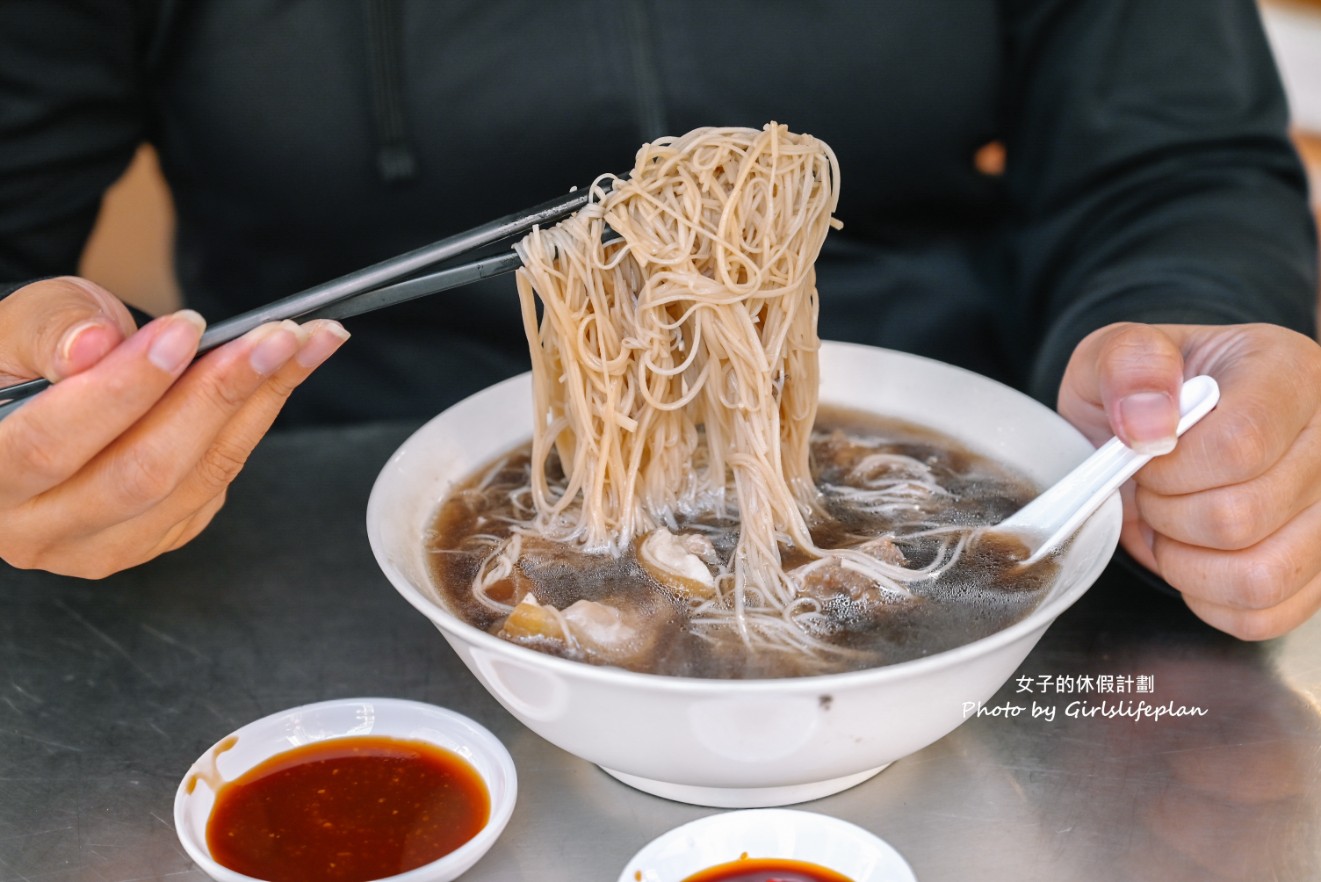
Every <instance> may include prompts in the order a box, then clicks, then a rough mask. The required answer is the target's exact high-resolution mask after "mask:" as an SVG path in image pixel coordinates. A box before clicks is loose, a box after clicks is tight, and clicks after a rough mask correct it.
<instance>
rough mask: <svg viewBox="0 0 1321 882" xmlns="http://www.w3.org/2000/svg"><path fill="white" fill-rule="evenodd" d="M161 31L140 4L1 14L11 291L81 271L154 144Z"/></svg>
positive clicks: (76, 0)
mask: <svg viewBox="0 0 1321 882" xmlns="http://www.w3.org/2000/svg"><path fill="white" fill-rule="evenodd" d="M150 20H151V10H150V7H149V5H148V4H146V3H137V2H132V0H5V2H3V3H0V292H3V293H8V292H9V291H12V290H13V289H15V288H17V287H19V286H20V285H21V284H23V283H24V282H26V281H27V280H30V279H35V278H39V277H45V276H51V275H59V274H61V273H70V272H73V271H75V270H76V268H77V264H78V258H79V255H80V254H81V252H82V247H83V244H84V242H85V241H86V239H87V236H88V233H89V232H90V230H91V227H92V224H93V223H94V222H95V220H96V214H97V211H98V209H99V207H100V203H101V196H102V194H103V193H104V192H105V190H106V188H107V187H109V185H110V184H111V183H113V182H114V180H115V179H116V178H117V177H118V176H119V175H120V174H121V173H122V172H123V170H124V168H125V166H126V165H127V164H128V161H129V159H130V158H131V157H132V154H133V151H134V150H135V148H136V147H137V146H138V144H139V143H141V141H142V140H143V139H144V137H145V127H144V123H143V120H144V119H145V109H146V102H145V98H144V97H143V94H144V91H143V82H144V77H145V74H144V69H143V68H144V62H143V59H144V58H145V52H146V48H147V40H148V39H149V38H150V27H149V24H150Z"/></svg>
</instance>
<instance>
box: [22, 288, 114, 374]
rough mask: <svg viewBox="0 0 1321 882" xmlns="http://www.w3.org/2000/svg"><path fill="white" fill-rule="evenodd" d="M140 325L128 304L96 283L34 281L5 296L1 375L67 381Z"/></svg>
mask: <svg viewBox="0 0 1321 882" xmlns="http://www.w3.org/2000/svg"><path fill="white" fill-rule="evenodd" d="M135 327H136V326H135V324H134V322H133V318H132V317H131V316H130V315H129V312H128V310H127V309H126V308H125V307H124V304H122V303H120V302H119V300H118V299H116V298H115V296H114V295H112V294H111V293H110V292H109V291H106V290H105V289H104V288H102V287H101V286H100V285H97V284H96V283H94V282H89V281H87V280H86V279H80V278H77V277H75V276H62V277H60V278H57V279H45V280H42V281H40V282H33V283H32V284H30V285H25V286H23V287H22V288H19V289H18V290H17V291H15V292H14V293H13V294H11V295H9V296H8V297H6V298H5V299H4V300H3V301H0V375H5V376H8V377H10V378H12V379H31V378H34V377H45V378H46V379H48V380H62V379H64V378H65V377H69V376H72V375H74V374H77V373H80V372H82V371H85V370H87V369H88V368H89V367H91V366H92V365H94V364H96V363H97V362H98V361H100V360H101V359H102V358H103V357H104V356H105V355H106V353H108V352H109V351H110V350H112V349H114V348H115V347H116V346H118V345H119V343H120V342H122V341H123V340H124V338H125V337H127V336H128V335H130V334H132V333H133V331H134V329H135Z"/></svg>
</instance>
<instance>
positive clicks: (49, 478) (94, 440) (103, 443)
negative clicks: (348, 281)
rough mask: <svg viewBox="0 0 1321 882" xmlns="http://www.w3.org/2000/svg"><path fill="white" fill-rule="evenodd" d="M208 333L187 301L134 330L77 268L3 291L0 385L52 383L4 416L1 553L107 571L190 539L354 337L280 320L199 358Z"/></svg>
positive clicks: (93, 574)
mask: <svg viewBox="0 0 1321 882" xmlns="http://www.w3.org/2000/svg"><path fill="white" fill-rule="evenodd" d="M202 329H203V321H202V318H201V316H199V315H197V314H196V313H194V312H189V311H183V312H178V313H174V314H173V315H168V316H164V317H162V318H158V319H156V320H155V321H152V322H150V323H149V324H147V325H145V326H143V327H142V328H141V329H140V330H137V331H134V328H133V322H132V319H131V318H130V317H129V315H128V312H127V311H126V310H125V308H124V306H123V305H122V304H120V303H119V301H117V300H116V299H115V298H114V297H113V296H112V295H110V294H109V293H107V292H106V291H105V290H104V289H102V288H100V287H98V286H97V285H94V284H93V283H91V282H88V281H86V280H83V279H76V278H72V277H66V278H61V279H51V280H47V281H43V282H35V283H33V284H30V285H27V286H26V287H24V288H21V289H19V290H18V291H16V292H14V293H13V294H11V295H10V296H9V297H7V298H5V299H4V300H0V385H9V384H10V383H12V382H16V381H19V380H25V379H31V378H34V377H38V376H42V377H46V378H48V379H51V380H55V381H56V383H55V385H53V386H52V387H51V388H49V389H47V390H45V391H44V392H42V393H41V394H40V395H37V396H35V397H34V398H32V399H31V400H30V401H29V402H27V403H26V404H25V405H23V406H22V407H20V408H18V409H17V410H15V411H14V412H13V413H11V414H10V415H9V416H8V417H6V418H5V419H4V420H2V421H0V524H3V525H4V526H3V529H0V559H3V560H5V561H7V562H8V563H10V564H11V565H13V566H16V567H21V568H35V569H45V570H50V571H52V572H56V573H62V574H66V575H75V576H82V577H86V578H99V577H102V576H105V575H108V574H110V573H113V572H117V571H119V570H122V569H126V568H128V567H131V566H134V565H136V564H138V563H141V562H143V561H146V560H149V559H151V558H153V557H155V556H157V555H159V554H161V553H163V552H166V551H169V550H171V549H174V548H178V547H179V546H181V545H183V544H184V543H186V542H188V541H189V540H190V539H192V538H193V537H194V536H196V535H197V534H198V533H199V532H200V531H201V530H202V528H203V527H204V526H206V524H207V523H208V522H209V521H210V520H211V518H212V517H213V516H214V515H215V513H216V512H217V511H218V510H219V509H220V507H221V505H222V504H223V502H224V499H225V491H226V488H227V487H228V486H229V484H230V482H231V481H233V479H234V478H235V476H236V475H237V474H238V472H239V469H240V468H242V466H243V463H244V462H245V460H246V459H247V456H248V453H249V452H250V451H251V450H252V448H253V447H254V446H255V445H256V443H257V441H258V440H259V439H260V438H261V437H262V435H263V434H265V432H266V430H267V429H268V428H269V427H270V424H271V422H272V420H274V418H275V416H276V414H277V413H278V412H279V410H280V408H281V406H282V405H283V403H284V401H285V399H286V398H287V397H288V395H289V393H290V392H291V391H292V390H293V389H294V387H296V386H297V385H298V384H299V383H301V382H302V381H303V380H304V379H305V378H306V377H307V376H308V375H309V374H310V373H311V372H312V370H313V369H314V368H315V367H316V366H317V365H319V364H320V363H321V362H323V361H324V360H325V359H326V358H328V357H329V356H330V354H331V353H332V352H334V351H335V350H336V349H337V348H339V346H340V344H341V343H343V342H344V340H345V339H347V337H348V334H347V333H345V331H344V329H343V328H341V327H340V326H339V324H338V323H336V322H329V321H314V322H308V323H307V324H306V325H305V326H302V327H300V326H298V325H295V324H293V323H292V322H281V323H273V324H269V325H263V326H262V327H260V328H257V329H255V330H253V331H251V332H249V333H248V334H247V335H245V336H244V337H242V338H240V339H238V340H235V341H233V342H231V343H228V344H226V345H224V346H221V347H219V348H217V349H215V350H214V351H212V352H209V353H207V354H206V355H205V356H203V357H202V358H200V359H198V361H197V362H196V363H195V364H192V366H191V367H190V366H189V363H190V362H191V361H192V359H193V356H194V355H195V353H196V351H197V344H198V340H199V338H200V336H201V333H202Z"/></svg>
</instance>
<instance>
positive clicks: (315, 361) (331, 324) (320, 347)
mask: <svg viewBox="0 0 1321 882" xmlns="http://www.w3.org/2000/svg"><path fill="white" fill-rule="evenodd" d="M347 339H349V332H348V331H346V330H344V326H343V325H341V324H340V323H339V322H335V321H325V322H321V323H319V324H318V325H317V327H316V328H314V329H313V331H312V339H310V340H308V341H307V345H306V346H304V347H303V348H302V349H300V350H298V363H299V364H300V365H302V366H303V367H305V368H314V367H316V366H318V365H319V364H321V363H322V362H323V361H325V360H326V359H327V358H330V356H331V355H332V354H334V352H335V350H336V349H338V348H339V347H340V346H342V345H344V341H345V340H347Z"/></svg>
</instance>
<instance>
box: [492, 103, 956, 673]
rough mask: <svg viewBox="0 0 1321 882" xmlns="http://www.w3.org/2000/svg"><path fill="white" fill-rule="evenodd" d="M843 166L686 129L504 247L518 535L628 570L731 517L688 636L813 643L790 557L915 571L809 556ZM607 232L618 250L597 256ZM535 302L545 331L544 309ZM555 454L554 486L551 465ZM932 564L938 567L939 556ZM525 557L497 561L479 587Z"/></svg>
mask: <svg viewBox="0 0 1321 882" xmlns="http://www.w3.org/2000/svg"><path fill="white" fill-rule="evenodd" d="M838 184H839V167H838V164H837V163H836V160H835V157H834V154H833V153H832V152H831V150H830V148H829V147H828V146H827V145H826V144H824V143H823V142H821V141H819V140H816V139H814V138H812V137H811V136H809V135H796V134H792V133H790V132H789V131H788V129H787V128H786V127H785V126H783V125H778V124H775V123H772V124H769V125H767V126H766V127H765V128H764V129H762V130H755V129H740V128H706V129H698V130H695V131H693V132H690V133H689V134H687V135H683V136H681V137H677V138H664V139H660V140H657V141H656V142H654V143H651V144H646V145H644V146H643V147H642V148H641V150H640V151H639V152H638V155H637V160H636V165H635V167H634V169H633V171H632V172H631V174H630V175H629V176H628V177H627V178H618V177H614V176H605V177H603V178H600V179H598V180H597V181H596V182H595V183H594V184H593V192H594V195H595V196H596V198H595V199H594V201H593V202H592V203H591V204H590V205H589V206H587V207H586V208H584V209H582V210H581V211H580V212H579V213H578V214H577V215H575V216H573V217H571V218H569V219H568V220H565V221H564V222H562V223H561V224H559V225H558V226H556V227H554V228H551V229H544V230H543V229H537V230H534V231H533V232H532V233H531V234H530V235H529V236H528V237H526V238H525V239H524V240H523V241H522V242H520V243H518V245H517V246H516V250H517V251H518V254H519V256H520V257H521V258H522V261H523V264H524V266H523V268H522V269H520V270H519V272H518V275H517V279H518V291H519V296H520V300H521V304H522V311H523V319H524V325H525V329H526V331H527V335H528V340H529V344H530V349H531V355H532V384H533V404H534V413H535V422H534V430H533V438H532V474H531V479H530V494H531V499H532V508H533V509H534V510H535V514H534V515H533V516H532V517H531V518H530V519H529V521H528V522H527V523H525V524H522V525H520V526H518V527H516V528H515V530H516V532H515V536H514V538H515V539H516V538H517V533H518V532H519V531H524V532H527V533H531V534H535V535H538V536H541V537H543V538H547V539H552V540H556V541H559V542H564V543H572V544H574V545H576V546H578V547H580V548H582V549H584V550H588V551H592V552H600V553H607V554H619V553H621V551H623V550H624V549H626V548H627V547H628V546H629V544H630V543H631V542H632V541H633V540H634V538H635V537H638V536H641V535H644V534H646V533H648V532H650V531H652V530H655V529H657V528H661V527H667V528H674V526H675V525H676V523H677V522H678V519H679V518H680V517H681V516H683V515H691V514H693V513H697V512H716V513H718V514H720V515H722V516H725V517H728V518H730V519H733V518H737V520H738V522H739V524H740V533H739V538H738V543H737V547H736V548H735V549H734V552H733V554H732V556H731V559H730V561H729V563H728V565H726V566H723V567H722V568H721V571H720V572H719V573H718V575H717V577H716V596H714V597H712V598H710V599H707V600H704V601H701V602H700V603H697V604H696V606H697V608H696V609H694V611H693V616H692V621H693V622H695V623H697V624H708V625H717V626H719V625H725V626H728V625H733V626H734V627H735V628H737V630H738V632H739V633H740V634H741V635H742V636H743V639H744V640H745V641H747V642H749V643H752V644H754V645H771V646H779V647H782V648H788V649H794V650H802V649H815V650H820V649H823V648H826V646H827V644H825V643H824V642H822V641H820V640H818V639H816V638H815V637H813V636H812V635H811V634H810V633H808V631H809V630H810V629H811V625H812V623H813V622H814V621H815V620H816V619H817V618H818V617H819V616H818V611H817V606H816V605H815V604H814V603H812V602H804V599H803V598H802V597H800V596H799V592H798V585H797V584H796V583H795V581H794V577H793V575H792V573H790V574H786V573H785V571H784V569H783V567H782V564H781V552H780V548H781V546H785V547H791V548H794V549H796V550H797V551H798V552H801V553H803V554H805V555H807V556H808V557H811V558H815V559H816V561H815V563H814V564H812V565H811V566H814V567H819V566H824V565H829V564H832V563H833V564H838V565H841V566H845V567H847V568H848V569H850V570H853V571H856V572H859V573H862V574H865V576H866V577H867V578H870V579H872V580H873V581H874V582H876V583H877V584H878V585H879V586H881V587H882V588H883V589H885V590H888V591H892V592H895V593H897V594H904V595H906V594H907V591H906V589H905V588H904V587H903V583H904V581H906V580H911V579H918V578H923V577H925V576H926V575H928V572H926V571H919V572H909V571H906V570H905V569H904V568H903V567H901V566H897V565H895V564H893V563H885V562H883V561H881V560H878V559H877V558H876V557H874V556H872V555H871V554H868V553H867V552H866V551H865V550H858V549H837V550H824V549H819V548H817V547H816V546H815V544H814V543H813V540H812V536H811V533H810V530H809V521H810V520H811V518H812V517H813V516H814V515H815V514H817V513H818V512H819V511H820V510H821V509H820V506H821V498H820V491H819V490H818V489H817V488H816V486H815V485H814V483H813V480H812V475H811V470H810V463H809V454H810V441H811V432H812V426H813V423H814V420H815V416H816V411H817V394H818V385H819V374H818V364H817V353H818V349H819V346H820V341H819V339H818V337H817V331H816V321H817V306H818V303H817V292H816V286H815V283H816V277H815V271H814V268H813V264H814V262H815V260H816V258H817V255H818V254H819V252H820V250H821V246H822V243H823V242H824V240H825V237H826V234H827V232H828V231H829V230H830V229H831V228H832V227H838V222H837V221H835V220H834V218H833V217H832V212H833V211H834V209H835V207H836V202H837V188H838ZM607 226H608V227H609V228H610V229H611V230H614V231H615V232H616V233H618V234H619V235H620V236H621V237H622V242H616V241H612V242H608V243H605V244H603V243H602V238H603V236H604V235H605V233H606V232H607V230H606V228H607ZM538 298H539V299H540V303H541V317H540V319H538V310H537V299H538ZM552 455H554V456H555V458H557V459H558V463H559V468H560V469H561V470H562V473H563V478H562V480H561V479H559V478H558V476H555V477H552V472H551V470H550V468H549V464H550V463H551V462H552ZM891 465H892V463H891V462H888V461H883V460H881V459H879V458H878V459H876V460H875V461H872V462H868V463H866V464H864V468H867V469H872V470H876V471H877V472H878V477H877V480H876V481H875V487H874V490H873V489H872V488H867V489H862V490H856V491H853V492H855V493H864V494H865V493H869V492H874V493H875V494H876V500H875V505H877V506H883V505H888V504H895V503H907V502H909V501H910V500H911V499H913V498H917V497H921V496H922V495H923V493H924V492H925V494H927V495H933V494H936V493H939V492H940V490H939V487H938V486H936V485H935V484H934V481H933V480H931V479H930V476H929V474H923V473H922V471H921V468H920V464H917V466H918V468H914V469H908V470H906V471H903V472H901V473H898V474H896V475H895V476H894V479H893V480H883V478H888V477H889V476H888V475H885V474H880V473H882V472H885V471H886V470H887V469H888V468H889V467H890V466H891ZM956 551H957V546H956V547H955V549H954V550H952V551H951V552H950V554H949V555H948V556H947V555H944V554H942V555H941V558H942V560H941V561H940V566H941V567H942V568H943V566H945V565H947V564H948V562H949V557H950V556H952V555H954V554H956ZM517 555H518V550H517V545H516V544H515V545H514V548H513V550H512V551H510V550H509V549H500V550H497V551H494V552H492V554H491V556H490V557H488V559H487V562H486V564H484V566H483V567H482V574H481V576H480V577H479V579H478V584H477V585H475V586H474V589H475V590H476V591H477V593H478V594H479V595H480V596H481V598H482V600H483V602H485V603H487V604H491V603H493V601H492V600H491V599H490V598H489V597H487V596H486V589H487V588H489V586H490V585H491V584H492V583H493V581H494V580H495V578H496V577H498V576H500V575H502V574H504V573H506V572H507V568H508V567H509V566H511V565H512V561H513V559H515V558H516V557H517Z"/></svg>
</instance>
